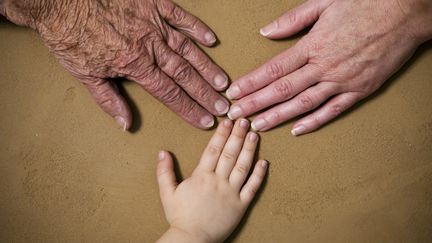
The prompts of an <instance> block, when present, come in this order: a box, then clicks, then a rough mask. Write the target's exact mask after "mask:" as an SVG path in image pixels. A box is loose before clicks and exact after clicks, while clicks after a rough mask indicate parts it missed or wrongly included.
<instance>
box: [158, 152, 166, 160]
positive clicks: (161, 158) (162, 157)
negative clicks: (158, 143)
mask: <svg viewBox="0 0 432 243" xmlns="http://www.w3.org/2000/svg"><path fill="white" fill-rule="evenodd" d="M164 159H165V151H160V152H159V160H164Z"/></svg>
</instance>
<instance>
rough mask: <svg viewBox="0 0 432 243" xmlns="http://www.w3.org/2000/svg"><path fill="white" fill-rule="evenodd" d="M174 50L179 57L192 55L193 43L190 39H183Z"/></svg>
mask: <svg viewBox="0 0 432 243" xmlns="http://www.w3.org/2000/svg"><path fill="white" fill-rule="evenodd" d="M174 50H175V52H177V53H178V54H180V55H181V56H188V55H190V54H191V53H192V50H193V43H192V41H191V40H190V39H188V38H183V39H182V40H180V43H179V44H178V45H177V46H176V48H175V49H174Z"/></svg>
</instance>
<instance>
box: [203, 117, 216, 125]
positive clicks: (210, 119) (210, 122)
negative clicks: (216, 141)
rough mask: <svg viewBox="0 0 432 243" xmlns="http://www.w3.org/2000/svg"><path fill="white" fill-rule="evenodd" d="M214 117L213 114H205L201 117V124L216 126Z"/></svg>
mask: <svg viewBox="0 0 432 243" xmlns="http://www.w3.org/2000/svg"><path fill="white" fill-rule="evenodd" d="M214 122H215V121H214V118H213V117H211V116H205V117H203V118H201V125H203V126H204V127H207V128H210V127H212V126H214Z"/></svg>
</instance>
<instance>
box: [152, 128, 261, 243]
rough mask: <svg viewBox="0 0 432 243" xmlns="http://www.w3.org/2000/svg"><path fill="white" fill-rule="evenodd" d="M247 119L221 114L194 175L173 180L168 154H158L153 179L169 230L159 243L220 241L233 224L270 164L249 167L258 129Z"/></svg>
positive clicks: (242, 212)
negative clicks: (234, 122) (233, 121)
mask: <svg viewBox="0 0 432 243" xmlns="http://www.w3.org/2000/svg"><path fill="white" fill-rule="evenodd" d="M248 130H249V122H248V121H247V120H245V119H241V120H239V121H237V122H236V124H235V125H234V128H233V124H232V122H231V121H230V120H228V119H227V120H224V121H223V122H222V123H221V124H220V125H219V127H218V128H217V131H216V133H215V135H214V136H213V137H212V139H211V140H210V142H209V144H208V146H207V147H206V149H205V151H204V153H203V155H202V157H201V160H200V162H199V164H198V166H197V167H196V169H195V170H194V172H193V174H192V176H191V177H190V178H188V179H186V180H184V181H183V182H182V183H180V184H177V182H176V177H175V172H174V166H173V160H172V157H171V155H170V154H169V153H168V152H166V151H162V152H160V154H159V164H158V166H157V179H158V183H159V189H160V197H161V200H162V204H163V207H164V211H165V215H166V218H167V220H168V222H169V224H170V228H169V230H168V231H167V232H166V233H165V234H164V235H163V236H162V237H161V239H160V240H159V241H158V242H159V243H165V242H172V243H174V242H175V243H183V242H184V243H191V242H197V243H198V242H199V243H205V242H223V241H224V240H225V239H226V238H227V237H228V236H229V235H230V234H231V233H232V231H233V230H234V229H235V228H236V226H237V225H238V223H239V222H240V220H241V218H242V217H243V215H244V213H245V211H246V209H247V207H248V206H249V204H250V202H251V201H252V199H253V198H254V196H255V194H256V192H257V191H258V189H259V188H260V186H261V184H262V182H263V179H264V177H265V175H266V172H267V168H268V164H267V162H266V161H265V160H260V161H258V162H257V163H256V165H255V167H254V169H253V172H252V174H251V175H250V176H248V175H249V171H250V169H251V167H252V162H253V158H254V154H255V150H256V147H257V143H258V139H259V137H258V135H257V134H256V133H254V132H249V133H248Z"/></svg>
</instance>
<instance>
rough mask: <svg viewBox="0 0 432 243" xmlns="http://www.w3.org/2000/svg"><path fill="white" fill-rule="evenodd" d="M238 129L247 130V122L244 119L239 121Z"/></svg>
mask: <svg viewBox="0 0 432 243" xmlns="http://www.w3.org/2000/svg"><path fill="white" fill-rule="evenodd" d="M240 127H241V128H249V121H248V120H246V119H241V120H240Z"/></svg>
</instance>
